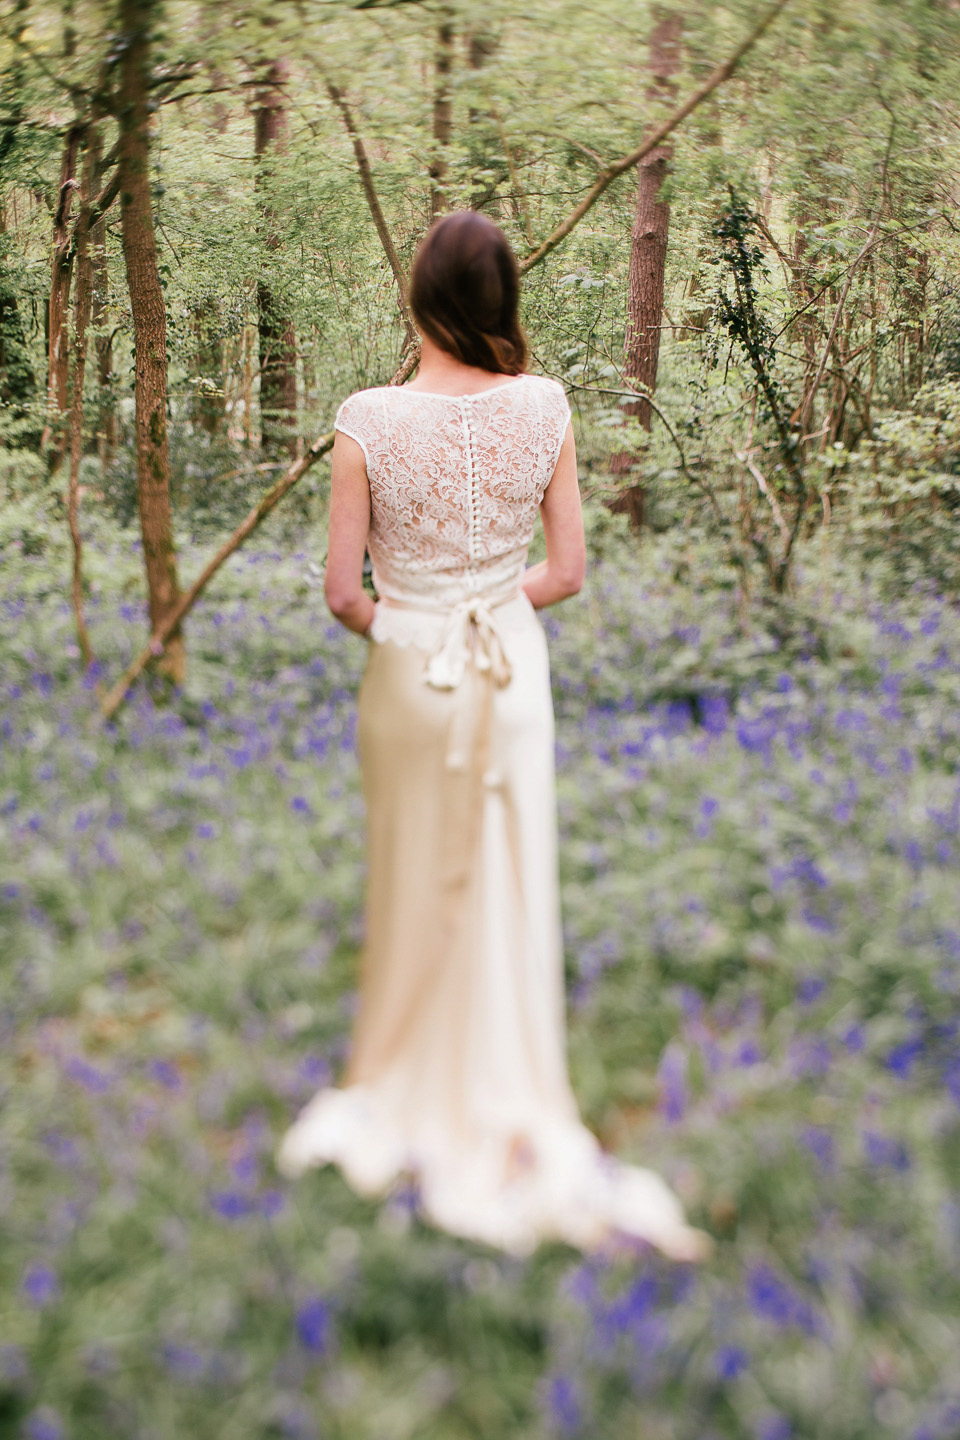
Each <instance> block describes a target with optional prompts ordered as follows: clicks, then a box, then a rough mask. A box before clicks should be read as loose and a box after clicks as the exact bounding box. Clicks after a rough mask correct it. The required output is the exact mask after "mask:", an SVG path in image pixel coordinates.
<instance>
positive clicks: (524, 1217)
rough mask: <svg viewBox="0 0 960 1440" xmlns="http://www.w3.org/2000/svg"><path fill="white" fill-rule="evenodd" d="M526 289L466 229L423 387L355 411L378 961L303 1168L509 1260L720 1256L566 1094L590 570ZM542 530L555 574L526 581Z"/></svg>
mask: <svg viewBox="0 0 960 1440" xmlns="http://www.w3.org/2000/svg"><path fill="white" fill-rule="evenodd" d="M518 296H519V274H518V270H517V265H516V261H515V259H514V256H513V253H512V251H511V250H510V247H509V245H508V243H507V241H506V239H505V237H504V235H503V234H502V232H501V231H500V230H499V229H498V228H497V227H496V226H495V225H494V224H492V223H491V221H489V220H487V219H486V218H485V217H483V216H482V215H479V214H477V213H475V212H473V211H466V212H462V213H456V214H451V215H448V216H446V217H445V218H444V219H442V220H440V221H439V222H438V223H437V224H435V225H434V226H433V228H432V229H431V230H430V231H429V233H428V234H427V236H426V238H425V239H424V241H423V243H422V245H421V246H420V249H419V251H418V254H417V257H416V260H415V263H414V267H413V273H412V276H411V283H410V296H409V300H410V307H411V310H412V312H413V315H414V318H415V320H416V323H417V327H418V329H419V331H420V333H421V336H422V341H423V350H422V359H421V362H420V367H419V371H418V373H417V378H416V379H415V380H414V381H412V382H411V383H410V384H408V385H404V386H398V387H389V386H385V387H380V388H378V389H373V390H363V391H360V392H359V393H358V394H356V395H352V396H351V397H350V398H349V399H348V400H346V401H345V402H344V404H343V405H342V406H341V407H340V410H339V412H338V414H337V420H336V429H337V435H336V442H335V445H334V449H333V478H332V490H331V502H330V537H329V551H328V559H327V574H326V595H327V600H328V603H329V605H330V608H331V610H332V611H333V613H334V614H335V615H336V616H337V618H338V619H339V620H340V621H341V622H342V623H343V624H344V625H346V626H347V627H348V628H349V629H350V630H354V631H356V632H357V633H358V634H361V635H364V636H366V637H367V638H368V639H369V641H370V650H369V656H368V660H367V667H366V671H365V674H364V678H363V682H362V685H361V689H360V697H359V728H358V748H359V755H360V765H361V771H362V778H363V789H364V797H365V801H366V808H367V828H368V883H367V919H366V948H365V954H364V958H363V964H362V973H361V983H360V1009H359V1014H358V1018H357V1023H356V1027H355V1031H354V1035H353V1041H352V1050H351V1057H350V1061H349V1066H348V1070H347V1074H346V1077H345V1080H344V1085H343V1088H342V1089H327V1090H323V1091H321V1092H320V1093H319V1094H318V1095H316V1096H315V1097H314V1099H313V1100H311V1101H310V1103H309V1104H308V1105H307V1106H306V1108H305V1109H304V1110H303V1111H302V1113H301V1114H300V1116H299V1117H298V1119H297V1120H296V1121H295V1123H294V1124H293V1125H292V1127H291V1128H290V1129H289V1130H288V1131H287V1133H286V1135H285V1136H284V1138H283V1140H282V1141H281V1144H280V1147H279V1150H278V1153H277V1163H278V1166H279V1168H280V1169H281V1170H282V1171H283V1172H284V1173H286V1174H287V1175H290V1176H295V1175H298V1174H300V1173H302V1172H303V1171H304V1170H305V1169H306V1168H308V1167H309V1166H313V1165H320V1164H325V1163H327V1162H334V1163H336V1164H337V1165H339V1166H340V1168H341V1170H342V1171H343V1173H344V1175H345V1176H346V1178H347V1180H348V1181H349V1182H350V1183H351V1184H352V1185H353V1186H354V1188H355V1189H356V1190H358V1191H359V1192H361V1193H362V1194H365V1195H381V1194H383V1193H384V1192H385V1191H386V1190H388V1189H389V1187H390V1186H391V1184H392V1183H393V1182H394V1181H395V1180H396V1179H397V1178H398V1177H399V1176H401V1175H403V1174H407V1175H409V1174H412V1175H413V1176H414V1177H415V1179H416V1181H417V1184H418V1186H419V1193H420V1200H421V1205H422V1209H423V1212H424V1214H425V1215H426V1216H427V1217H428V1218H429V1219H430V1220H432V1221H433V1222H434V1223H435V1224H436V1225H438V1226H441V1227H442V1228H444V1229H446V1230H448V1231H452V1232H454V1233H456V1234H459V1235H463V1236H468V1237H471V1238H473V1239H477V1240H482V1241H486V1242H487V1243H489V1244H491V1245H495V1246H498V1247H501V1248H503V1249H506V1250H511V1251H515V1252H524V1251H528V1250H530V1249H531V1248H532V1247H533V1246H534V1245H535V1244H536V1243H537V1241H538V1240H540V1239H541V1238H546V1237H554V1238H559V1239H562V1240H565V1241H567V1242H569V1243H570V1244H572V1245H575V1246H579V1247H581V1248H584V1249H591V1248H595V1247H598V1246H602V1245H604V1244H605V1243H608V1242H610V1241H611V1240H614V1239H616V1238H617V1237H618V1236H624V1235H626V1236H632V1237H636V1238H640V1239H643V1240H646V1241H648V1242H650V1243H651V1244H653V1245H655V1246H657V1247H658V1248H659V1249H660V1250H662V1251H663V1252H664V1253H665V1254H667V1255H669V1256H671V1257H673V1258H674V1259H677V1260H694V1259H700V1258H702V1257H703V1255H704V1254H705V1253H706V1249H707V1246H708V1244H709V1242H708V1241H707V1237H706V1236H704V1235H702V1234H701V1233H700V1232H699V1231H696V1230H693V1229H691V1228H690V1227H689V1226H688V1225H687V1224H686V1223H685V1221H684V1217H683V1213H682V1211H681V1208H680V1205H679V1203H678V1201H677V1200H676V1198H675V1196H674V1195H673V1193H672V1192H671V1191H670V1190H669V1189H668V1188H667V1186H666V1184H665V1183H664V1182H663V1181H662V1180H661V1179H660V1177H659V1176H657V1175H656V1174H654V1173H653V1172H651V1171H649V1170H641V1169H637V1168H635V1167H631V1166H627V1165H624V1164H621V1163H619V1162H618V1161H616V1160H613V1159H612V1158H611V1157H609V1156H607V1155H605V1154H604V1153H603V1152H602V1151H601V1150H600V1148H599V1145H598V1143H597V1141H596V1139H595V1138H594V1136H593V1135H592V1134H591V1133H590V1132H589V1131H588V1130H587V1129H585V1127H584V1126H583V1125H582V1124H581V1122H580V1119H579V1116H578V1112H577V1107H576V1102H575V1100H574V1097H573V1094H572V1091H571V1089H570V1084H569V1081H568V1078H567V1069H566V1057H565V1037H564V996H563V965H562V949H561V932H560V913H559V894H558V883H557V854H556V848H557V842H556V814H555V794H554V770H553V764H554V761H553V710H552V702H551V695H550V675H549V667H548V659H547V649H546V642H545V638H544V633H543V629H542V627H541V625H540V623H539V621H538V619H537V617H536V614H535V612H536V610H538V609H542V608H543V607H544V606H547V605H553V604H555V603H556V602H557V601H558V600H563V599H564V598H565V597H567V596H570V595H574V594H576V592H577V591H578V590H579V589H580V586H581V584H582V581H583V576H584V566H585V551H584V539H583V524H582V520H581V514H580V497H579V491H578V488H577V467H576V456H575V452H574V442H573V434H572V430H571V426H570V418H569V409H568V406H567V401H566V396H565V395H564V392H563V389H562V387H561V386H560V385H558V384H557V383H556V382H555V381H552V380H547V379H544V378H543V377H541V376H535V375H530V374H528V373H526V371H525V365H526V361H527V348H526V341H525V338H524V335H523V331H522V330H521V328H520V323H519V320H518V315H517V304H518ZM538 511H539V513H540V517H541V520H542V524H543V533H544V538H545V540H546V552H547V558H546V560H545V561H544V562H543V563H542V564H539V565H534V566H532V567H531V568H529V569H525V568H524V567H525V562H526V555H527V548H528V545H529V543H530V539H531V536H532V534H533V528H534V522H535V520H536V516H537V512H538ZM367 548H369V551H370V556H371V559H372V561H373V574H374V583H375V586H376V590H377V594H378V596H379V599H378V601H377V603H376V604H374V602H373V601H372V600H371V599H370V597H369V596H368V595H367V594H366V593H365V592H364V589H363V585H362V570H363V560H364V552H365V550H366V549H367Z"/></svg>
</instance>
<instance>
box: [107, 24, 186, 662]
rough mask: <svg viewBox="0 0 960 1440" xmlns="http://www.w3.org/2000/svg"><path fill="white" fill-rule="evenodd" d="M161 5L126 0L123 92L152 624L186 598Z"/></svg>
mask: <svg viewBox="0 0 960 1440" xmlns="http://www.w3.org/2000/svg"><path fill="white" fill-rule="evenodd" d="M156 11H157V4H156V0H120V3H119V11H118V21H119V32H120V34H119V41H118V44H119V48H120V61H119V72H120V74H119V91H118V95H117V121H118V126H119V139H118V159H117V168H118V177H119V184H120V216H121V233H122V240H123V260H124V265H125V267H126V275H127V287H128V289H129V292H130V309H131V313H132V316H133V345H134V360H135V367H136V379H135V385H134V400H135V408H136V418H135V433H136V441H135V443H136V455H137V493H138V499H139V507H140V529H141V534H142V537H143V559H144V566H145V568H146V574H147V589H148V595H149V612H150V629H151V631H154V630H156V629H157V628H158V627H159V626H161V625H162V624H163V621H164V619H165V618H166V616H167V614H168V613H169V612H170V611H171V610H172V609H173V608H174V607H175V606H176V604H177V601H178V599H179V598H180V586H179V583H178V580H177V563H176V555H175V552H174V546H173V521H172V515H171V510H170V464H169V456H168V450H167V321H166V310H165V307H164V300H163V288H162V286H161V284H160V272H159V268H158V265H157V241H156V234H155V232H154V224H153V206H152V201H151V195H150V104H151V101H150V54H151V41H152V27H153V25H154V22H155V18H156ZM185 663H186V657H185V651H184V643H183V635H182V632H181V630H180V627H179V626H178V627H177V629H176V630H174V632H173V633H172V634H171V635H170V636H169V637H168V638H167V640H166V641H165V644H164V647H163V650H162V653H161V654H160V656H159V657H158V660H157V669H158V671H159V672H160V673H161V674H162V675H164V676H166V677H167V678H168V679H170V680H172V681H173V682H174V683H175V684H178V685H179V684H182V683H183V679H184V672H185Z"/></svg>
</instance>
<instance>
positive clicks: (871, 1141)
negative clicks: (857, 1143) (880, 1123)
mask: <svg viewBox="0 0 960 1440" xmlns="http://www.w3.org/2000/svg"><path fill="white" fill-rule="evenodd" d="M863 1153H864V1154H865V1155H866V1157H867V1160H868V1162H869V1163H870V1164H871V1165H876V1166H885V1167H886V1166H889V1168H890V1169H891V1170H901V1171H903V1170H909V1169H910V1156H909V1154H908V1153H907V1147H906V1146H905V1145H904V1144H903V1142H902V1141H901V1140H894V1139H892V1137H891V1136H889V1135H880V1134H878V1133H877V1132H876V1131H875V1130H866V1131H865V1132H864V1136H863Z"/></svg>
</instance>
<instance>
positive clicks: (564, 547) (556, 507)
mask: <svg viewBox="0 0 960 1440" xmlns="http://www.w3.org/2000/svg"><path fill="white" fill-rule="evenodd" d="M540 519H541V521H542V522H543V538H544V540H546V542H547V558H546V560H543V561H541V563H540V564H539V565H531V567H530V569H529V570H528V571H527V572H526V574H525V575H524V577H523V582H522V588H523V590H524V592H525V594H526V596H527V599H528V600H529V601H530V603H531V605H533V606H534V607H535V608H536V609H537V610H542V609H543V608H544V607H545V606H547V605H555V604H556V603H557V601H558V600H565V599H566V598H567V596H568V595H576V593H577V591H578V590H579V589H580V587H581V586H582V584H583V577H584V574H585V573H586V568H587V549H586V543H585V541H584V537H583V514H582V512H581V509H580V486H579V484H578V481H577V451H576V446H575V444H574V439H573V426H572V425H570V424H568V425H567V430H566V434H565V435H564V437H563V444H562V446H561V447H560V455H559V457H558V459H557V464H556V469H555V470H554V472H553V475H552V476H551V479H550V483H549V485H548V486H547V488H546V490H545V491H544V492H543V499H542V501H541V502H540Z"/></svg>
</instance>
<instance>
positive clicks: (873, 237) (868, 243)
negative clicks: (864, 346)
mask: <svg viewBox="0 0 960 1440" xmlns="http://www.w3.org/2000/svg"><path fill="white" fill-rule="evenodd" d="M896 129H897V121H896V117H894V118H893V120H892V121H891V124H890V134H889V136H888V138H887V148H886V150H885V152H884V156H883V166H882V169H881V172H880V187H881V198H880V203H879V205H878V206H877V214H876V219H875V220H874V222H873V225H872V226H871V227H870V233H869V235H868V236H867V238H866V240H865V241H864V244H863V247H862V248H861V250H860V251H859V252H858V254H857V256H856V258H855V259H854V261H853V264H852V265H851V266H850V269H849V270H848V271H847V278H846V281H845V283H844V287H843V289H842V290H841V292H840V298H839V300H838V301H837V306H836V309H835V310H834V312H833V323H832V324H831V326H830V332H829V334H828V335H827V343H826V344H825V345H824V347H823V354H822V355H821V356H820V364H819V365H818V366H817V372H816V375H815V376H814V379H813V383H812V385H811V386H810V389H809V390H808V391H807V393H806V395H805V396H804V397H803V405H802V407H801V410H800V429H801V430H805V429H806V428H807V425H808V424H809V421H810V412H811V410H812V409H813V402H814V399H815V397H816V394H817V391H818V390H819V388H820V382H821V380H822V379H823V374H824V371H825V370H826V368H827V361H828V360H829V358H830V351H831V350H832V349H833V342H834V340H835V339H836V334H837V330H838V329H839V327H840V317H841V316H842V314H843V307H844V305H846V303H847V296H848V295H849V294H850V287H851V286H852V285H853V277H854V275H855V274H856V273H857V271H858V270H859V268H860V266H861V264H862V263H863V261H864V260H865V259H866V258H867V256H868V255H869V254H870V251H871V250H872V249H873V247H874V245H875V244H876V243H877V232H878V231H879V229H880V222H881V221H882V219H883V216H884V212H885V211H886V208H887V202H888V200H889V188H888V182H887V176H888V172H889V167H890V152H891V150H892V148H893V137H894V135H895V134H896Z"/></svg>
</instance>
